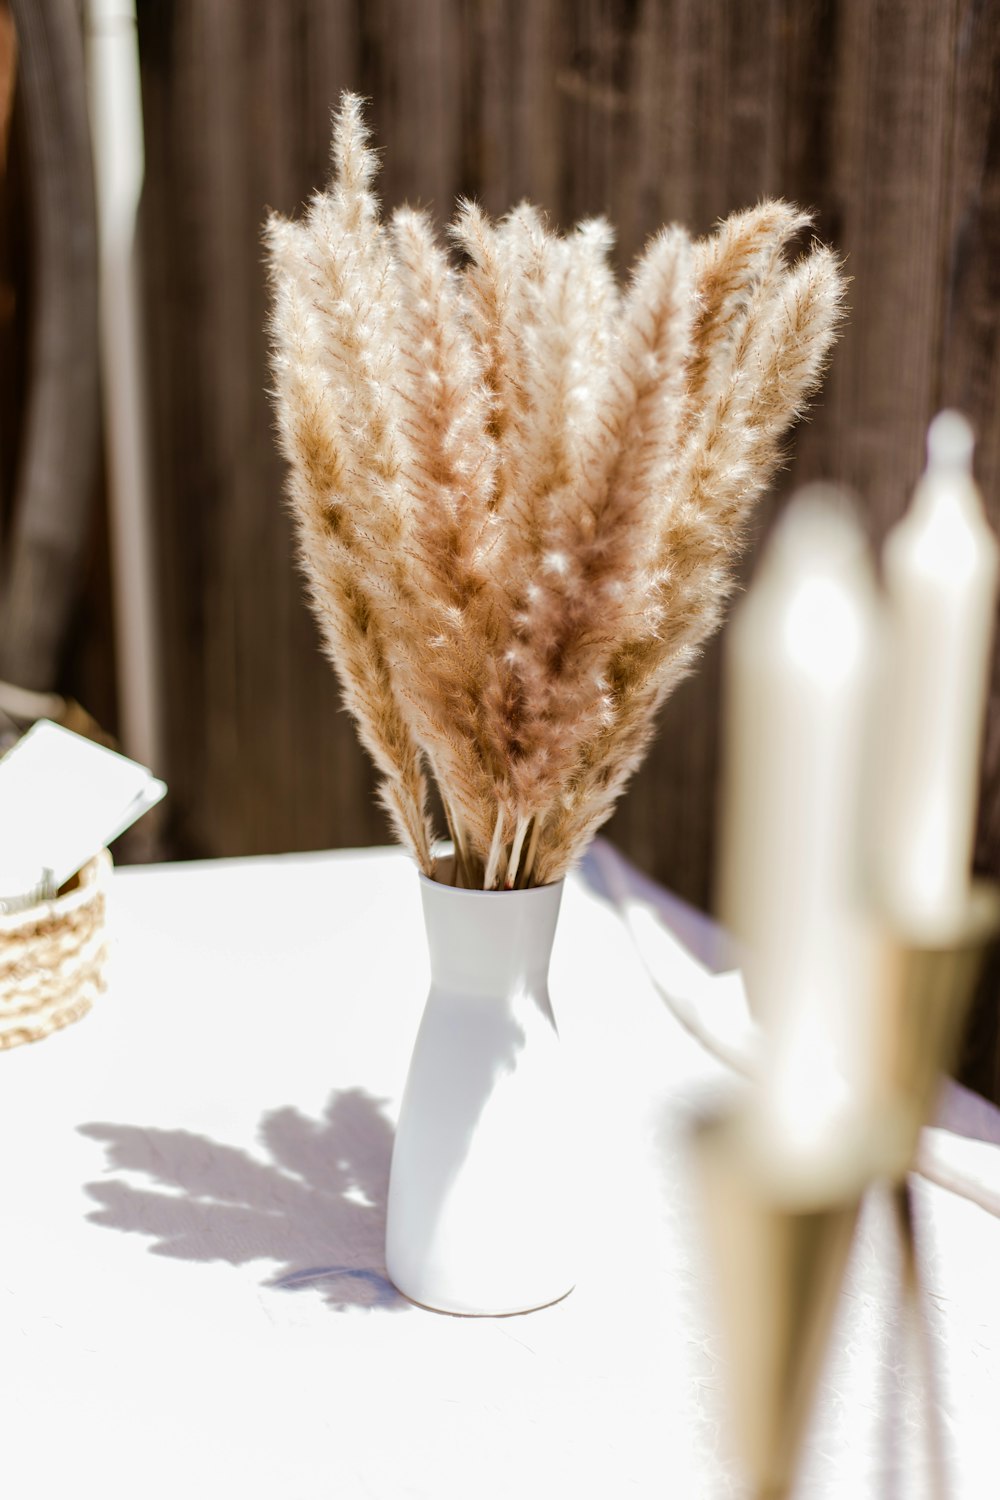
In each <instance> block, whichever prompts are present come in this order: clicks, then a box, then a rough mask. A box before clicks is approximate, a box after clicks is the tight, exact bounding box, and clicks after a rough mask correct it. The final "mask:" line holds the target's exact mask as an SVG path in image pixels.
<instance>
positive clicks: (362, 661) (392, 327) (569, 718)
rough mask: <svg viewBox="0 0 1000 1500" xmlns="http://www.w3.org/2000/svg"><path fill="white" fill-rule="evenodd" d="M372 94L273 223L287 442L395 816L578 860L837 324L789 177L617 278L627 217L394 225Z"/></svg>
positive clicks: (419, 838) (490, 845) (364, 725)
mask: <svg viewBox="0 0 1000 1500" xmlns="http://www.w3.org/2000/svg"><path fill="white" fill-rule="evenodd" d="M376 169H377V159H376V156H375V153H374V152H373V151H372V150H371V147H370V146H369V143H368V135H367V130H366V126H365V122H364V117H363V111H362V107H361V104H360V101H359V100H357V99H356V98H355V97H354V96H353V95H345V96H344V97H343V99H342V101H341V105H340V108H339V110H338V111H337V112H336V114H335V116H334V130H333V176H332V180H331V183H330V186H329V188H328V189H327V190H326V191H325V192H321V193H318V194H316V195H315V196H314V198H313V199H312V201H311V202H310V204H309V206H308V207H307V209H306V212H305V214H304V215H303V216H302V218H301V219H300V220H299V221H298V222H297V223H290V222H287V221H285V220H283V219H281V218H280V217H278V216H273V217H272V219H271V220H270V222H269V224H268V228H267V236H266V240H267V250H268V258H269V262H270V271H271V282H272V318H271V329H272V339H273V358H272V367H273V376H274V399H275V408H276V412H277V420H278V434H279V440H280V442H281V446H282V449H283V452H284V453H285V456H286V458H287V460H288V463H289V477H288V496H289V500H290V503H291V507H292V511H293V513H294V515H295V518H296V524H297V528H298V537H299V549H300V555H301V559H302V566H303V570H304V572H305V575H306V582H307V587H308V590H309V594H310V598H311V601H312V604H313V608H314V610H315V612H316V615H317V618H318V620H319V623H320V628H321V632H322V635H323V639H324V644H325V647H326V650H327V652H328V654H329V655H330V657H331V660H332V661H333V663H334V666H335V668H336V670H337V673H338V676H339V679H340V682H341V687H342V691H343V695H344V701H345V703H346V705H347V707H348V709H349V710H350V712H351V713H352V714H353V716H354V718H355V722H356V723H357V725H358V730H359V733H360V736H361V738H362V741H363V743H364V744H365V746H366V748H367V749H368V750H369V752H370V754H371V755H372V757H373V759H374V760H375V762H376V765H377V767H378V769H379V771H380V774H381V776H382V787H381V793H380V795H381V798H382V801H383V803H384V805H385V806H386V808H387V810H388V812H389V815H390V818H391V820H392V823H393V827H394V829H395V831H396V834H397V836H398V837H399V838H400V839H401V840H402V841H403V842H404V843H405V844H407V846H408V847H409V848H410V849H411V850H412V852H413V854H414V856H415V858H416V859H417V862H418V863H419V865H420V867H421V869H423V870H424V871H425V872H427V873H429V872H430V871H431V869H432V831H431V829H430V827H429V823H428V818H427V812H426V802H427V781H426V775H427V772H428V771H429V772H430V774H431V775H432V776H433V778H434V781H435V782H436V783H437V786H438V789H439V791H440V794H441V801H442V804H443V806H444V810H445V816H446V818H447V821H448V825H449V831H450V833H451V836H452V838H453V841H454V845H455V856H456V857H455V861H454V868H455V876H454V878H455V879H456V881H457V882H458V883H460V884H463V885H469V886H479V887H483V888H486V889H494V888H504V889H515V888H523V887H524V886H527V885H534V884H541V883H545V882H548V881H552V880H557V879H559V878H560V877H561V875H563V874H564V873H565V871H566V870H567V869H568V868H569V866H570V865H571V864H572V863H573V861H574V859H575V858H577V856H578V855H579V854H580V853H581V851H582V849H583V848H584V847H585V845H586V843H587V841H588V840H589V838H590V837H591V836H592V834H593V833H594V831H595V830H596V829H597V828H598V827H599V826H600V824H601V823H602V822H603V821H604V820H605V819H606V818H607V817H608V815H609V814H610V812H611V809H612V807H613V805H614V803H615V800H616V799H617V797H618V796H619V795H620V793H621V791H622V790H623V788H624V786H625V785H626V783H627V782H628V780H629V778H630V776H631V775H632V773H633V772H634V770H635V769H636V767H637V766H638V764H639V762H640V760H641V758H642V756H643V754H644V753H645V750H646V748H647V747H648V744H649V741H650V739H651V737H652V734H653V732H654V728H655V721H656V715H657V713H658V711H659V709H660V707H661V705H662V703H663V701H664V700H665V698H666V697H667V695H668V694H669V693H670V691H671V690H672V688H673V687H674V686H675V685H676V683H677V682H679V681H680V679H681V678H682V677H683V676H684V675H685V674H686V673H687V672H689V671H690V670H691V668H692V667H693V665H694V663H695V661H696V659H697V655H698V651H699V649H700V647H701V646H702V644H703V642H704V640H705V639H706V637H707V636H708V635H709V634H710V632H711V631H712V630H713V629H715V627H716V626H717V624H718V623H719V621H720V619H721V616H722V611H723V608H724V605H725V601H726V598H727V595H728V591H729V588H730V580H731V573H732V565H733V560H734V557H735V555H736V553H737V552H738V549H739V546H740V543H741V539H742V533H743V528H744V525H745V522H746V519H747V517H748V515H749V513H750V511H751V509H752V507H753V504H754V502H755V501H756V499H757V498H758V496H759V495H760V493H761V491H762V489H763V488H764V486H765V485H766V484H767V482H768V481H769V479H770V478H771V476H772V474H773V472H774V469H775V467H776V465H777V464H778V463H779V461H780V458H781V440H782V438H783V436H784V434H785V432H786V431H787V429H788V427H789V426H790V424H791V423H792V422H794V421H795V419H796V418H797V417H798V416H800V415H801V414H802V412H803V411H804V409H805V406H806V404H807V402H808V399H809V397H810V395H811V394H812V392H813V391H814V390H815V388H816V386H817V384H818V383H819V380H820V378H821V376H822V373H823V369H824V367H825V362H826V360H827V358H828V356H829V352H830V348H831V345H832V342H833V339H834V337H835V335H836V330H837V325H838V323H839V320H840V318H841V316H842V302H843V281H842V277H841V273H840V267H839V265H838V262H837V259H836V257H835V256H834V255H833V253H832V252H831V251H830V250H828V249H826V248H824V247H822V246H818V245H815V246H813V248H812V249H811V250H810V251H808V252H807V253H806V254H805V255H803V256H802V257H801V258H800V259H799V260H797V261H796V262H795V263H794V264H791V265H789V264H788V262H787V259H786V257H787V251H788V246H789V244H790V243H791V242H792V241H793V240H794V239H795V238H796V237H797V236H799V235H800V234H801V232H802V231H803V230H804V229H805V228H806V227H807V226H808V224H809V223H810V217H809V215H808V214H805V213H803V212H802V211H801V210H799V209H797V208H795V207H793V206H792V205H789V204H786V203H782V202H779V201H769V202H765V203H761V204H759V205H758V206H757V207H756V208H753V209H750V210H748V211H746V212H744V213H739V214H734V215H733V216H732V217H731V218H729V219H727V220H725V221H724V222H723V223H722V224H721V225H720V226H719V228H718V230H717V231H716V232H715V233H714V234H713V235H710V236H708V237H707V238H706V239H703V240H699V241H697V242H692V241H691V240H690V239H689V237H688V235H687V234H686V233H685V231H684V230H683V229H680V228H677V227H673V228H668V229H664V230H661V231H660V232H659V233H658V234H657V235H655V236H654V237H653V238H652V239H651V240H650V242H649V244H648V245H647V247H646V250H645V251H644V253H643V255H642V256H641V257H640V259H639V261H638V262H637V264H636V267H635V269H634V271H633V273H632V276H631V279H630V281H629V283H628V285H627V286H626V287H625V288H624V290H620V289H619V287H618V285H617V283H616V280H615V277H614V274H613V272H612V270H611V266H610V260H609V256H610V250H611V246H612V239H613V235H612V231H611V228H610V226H609V225H608V224H607V223H605V221H603V220H601V219H595V220H588V221H586V222H584V223H582V224H580V225H578V226H577V227H576V229H574V230H572V231H571V232H570V233H568V234H566V235H560V234H556V233H554V232H553V231H552V230H551V229H550V228H549V227H548V225H547V224H546V221H545V219H544V217H543V216H542V214H541V213H540V212H539V211H538V210H537V209H536V208H533V207H532V206H531V205H529V204H521V205H519V206H518V207H517V208H515V209H513V210H512V211H511V212H510V213H509V214H507V216H506V217H505V218H504V219H502V220H501V221H500V222H499V223H496V224H494V223H492V222H491V221H490V220H489V219H488V218H487V217H486V215H485V214H484V213H483V212H482V210H481V209H479V208H478V207H477V206H476V205H475V204H473V203H469V202H463V203H460V204H459V206H458V209H457V212H456V216H455V219H454V221H453V223H452V225H451V226H450V230H449V235H450V239H451V242H452V244H453V246H454V247H455V248H456V249H457V250H458V252H459V256H460V260H459V261H458V262H456V263H453V262H452V261H451V260H450V259H449V257H448V255H447V253H446V251H445V250H444V249H443V248H442V246H441V245H440V244H439V242H438V241H437V239H436V237H435V235H434V232H433V229H432V226H431V224H430V221H429V220H428V218H427V217H426V215H424V214H422V213H419V212H416V211H414V210H411V209H399V210H397V211H396V212H395V213H394V214H393V215H392V216H391V217H390V219H389V221H388V222H387V223H385V222H383V221H382V219H381V217H380V213H379V207H378V201H377V199H376V197H375V194H374V191H373V187H374V182H375V176H376Z"/></svg>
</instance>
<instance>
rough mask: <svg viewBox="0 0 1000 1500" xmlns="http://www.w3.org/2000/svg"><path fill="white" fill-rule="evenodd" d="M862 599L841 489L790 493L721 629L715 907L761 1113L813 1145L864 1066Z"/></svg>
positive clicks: (872, 607)
mask: <svg viewBox="0 0 1000 1500" xmlns="http://www.w3.org/2000/svg"><path fill="white" fill-rule="evenodd" d="M877 641H878V600H877V595H876V590H875V582H874V576H873V572H872V568H871V563H870V559H869V555H868V549H867V546H866V544H865V539H864V536H863V534H862V532H861V530H860V527H859V525H858V523H857V521H856V519H855V518H854V516H853V514H852V512H851V510H850V508H849V506H848V505H847V504H846V503H845V501H844V498H843V496H842V495H841V494H840V493H839V492H838V491H836V490H832V489H830V488H829V487H821V486H814V487H812V488H811V489H810V490H807V491H805V492H803V494H802V495H801V496H800V497H798V498H797V499H796V500H795V501H793V503H792V505H791V506H790V507H789V509H788V511H787V513H786V514H785V516H784V517H783V518H782V521H781V523H780V525H779V527H778V529H777V531H776V534H775V537H774V540H773V542H772V544H771V546H770V547H769V549H768V552H767V554H766V556H765V558H764V562H763V566H762V567H761V569H760V571H759V574H758V577H757V579H756V581H755V583H754V585H753V588H752V589H751V591H750V593H749V595H748V597H747V599H746V601H745V602H744V603H743V605H742V606H741V608H740V609H739V610H738V612H737V615H736V618H735V619H734V621H733V625H732V627H731V630H730V633H729V642H728V652H727V662H726V725H727V734H726V755H725V771H724V781H723V828H724V836H723V846H722V860H721V888H720V903H719V904H720V910H721V914H722V916H723V918H724V920H726V921H727V922H728V923H729V924H730V925H731V926H732V928H733V929H734V930H735V932H736V933H737V934H738V935H739V936H740V937H741V938H743V939H744V940H745V942H746V944H747V956H746V964H745V973H746V979H747V988H748V992H749V996H750V1003H751V1007H752V1008H753V1010H754V1012H755V1014H756V1015H757V1018H758V1020H759V1021H760V1024H761V1028H762V1032H763V1041H764V1057H763V1059H762V1063H763V1072H764V1093H763V1098H764V1102H765V1108H766V1111H767V1112H768V1114H769V1117H770V1119H771V1121H772V1123H773V1124H775V1125H776V1126H777V1127H778V1131H779V1134H784V1136H785V1137H787V1143H788V1146H789V1148H790V1150H792V1151H794V1152H795V1153H796V1154H800V1155H801V1154H808V1153H810V1152H819V1153H821V1154H822V1153H823V1152H824V1151H825V1150H826V1148H827V1147H828V1146H829V1145H830V1142H831V1139H832V1138H833V1137H834V1136H835V1135H836V1132H837V1131H838V1129H839V1128H840V1123H841V1122H842V1121H843V1120H844V1119H845V1118H846V1117H847V1116H848V1115H849V1113H850V1112H851V1110H852V1109H853V1108H854V1106H855V1105H857V1104H858V1102H859V1101H865V1102H867V1099H868V1097H869V1094H870V1091H871V1088H872V1085H873V1072H874V1040H873V1034H874V1026H875V1024H876V1018H875V1014H874V1007H873V1005H872V964H871V955H870V953H869V950H868V942H869V936H870V935H869V932H868V929H867V927H866V923H865V921H864V919H863V916H862V912H861V895H860V878H859V832H860V830H859V817H860V798H861V785H862V767H863V761H864V752H865V746H866V725H867V716H868V712H869V708H870V694H871V685H872V681H873V667H874V656H875V652H876V649H877Z"/></svg>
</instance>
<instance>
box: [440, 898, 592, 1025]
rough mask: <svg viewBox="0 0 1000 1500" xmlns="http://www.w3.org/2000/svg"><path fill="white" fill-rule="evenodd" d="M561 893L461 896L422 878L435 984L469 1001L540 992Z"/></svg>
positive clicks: (545, 976)
mask: <svg viewBox="0 0 1000 1500" xmlns="http://www.w3.org/2000/svg"><path fill="white" fill-rule="evenodd" d="M562 889H563V883H562V881H559V882H558V883H557V884H555V885H545V886H538V887H535V888H534V889H532V890H527V891H463V890H457V889H456V888H455V887H454V886H446V885H439V884H437V883H436V882H435V881H433V880H428V879H426V878H422V879H421V882H420V890H421V897H422V900H423V907H424V924H425V927H426V931H427V945H428V949H429V952H430V962H431V977H432V980H433V982H434V984H435V985H438V986H440V987H442V988H445V989H449V990H459V991H462V992H464V993H465V994H468V995H470V996H473V995H480V996H491V995H492V996H498V997H499V996H508V995H514V994H517V993H528V994H531V993H539V992H544V990H545V987H546V981H547V977H548V969H549V957H550V955H551V952H552V940H553V937H554V936H555V930H556V920H557V918H558V915H559V903H560V901H561V899H562Z"/></svg>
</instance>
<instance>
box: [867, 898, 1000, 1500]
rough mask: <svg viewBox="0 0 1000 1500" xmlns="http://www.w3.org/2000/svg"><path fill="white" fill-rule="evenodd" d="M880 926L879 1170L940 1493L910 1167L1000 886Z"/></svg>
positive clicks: (981, 958)
mask: <svg viewBox="0 0 1000 1500" xmlns="http://www.w3.org/2000/svg"><path fill="white" fill-rule="evenodd" d="M885 928H886V938H885V950H884V951H885V972H884V979H883V985H882V992H883V994H884V995H885V996H886V999H887V1001H888V1004H887V1010H886V1033H885V1053H884V1075H883V1080H882V1082H883V1091H884V1098H885V1101H886V1106H885V1111H886V1119H887V1122H888V1124H887V1128H886V1130H885V1132H884V1140H883V1153H884V1176H885V1177H886V1178H887V1180H888V1184H889V1191H890V1197H891V1203H892V1209H893V1216H894V1219H895V1224H896V1231H897V1234H898V1236H899V1243H900V1255H901V1275H900V1294H901V1302H902V1312H903V1314H904V1317H905V1316H908V1318H909V1320H910V1321H911V1322H912V1324H913V1328H914V1333H915V1343H916V1350H917V1353H918V1357H919V1360H920V1364H921V1366H922V1369H921V1376H922V1380H923V1389H924V1412H925V1422H924V1428H925V1434H926V1441H927V1457H928V1464H929V1469H930V1493H931V1494H932V1495H933V1496H935V1497H936V1500H944V1496H945V1494H946V1492H947V1480H946V1471H945V1457H944V1433H943V1430H942V1424H941V1408H940V1402H939V1400H938V1395H937V1371H936V1366H935V1361H934V1357H933V1340H932V1338H931V1334H930V1327H929V1324H928V1320H927V1313H926V1304H925V1298H924V1291H923V1284H922V1280H921V1276H920V1256H919V1245H918V1243H917V1234H916V1222H915V1214H914V1204H913V1195H912V1191H911V1182H910V1177H909V1172H910V1169H911V1167H912V1166H913V1163H914V1160H915V1157H916V1154H917V1147H918V1144H919V1140H920V1131H921V1129H922V1128H923V1126H924V1125H925V1124H926V1123H927V1121H928V1120H929V1119H930V1118H931V1116H932V1114H933V1111H934V1106H935V1103H936V1100H937V1095H938V1090H939V1088H940V1083H941V1079H942V1078H943V1077H944V1076H946V1075H947V1074H949V1073H951V1072H952V1070H953V1069H954V1067H955V1065H956V1063H957V1061H958V1055H959V1048H960V1046H961V1041H962V1036H963V1033H964V1030H965V1025H966V1021H967V1019H968V1014H969V1007H970V1005H971V1003H972V998H973V995H974V994H975V990H976V985H977V984H978V982H979V977H980V974H981V973H982V969H983V965H984V963H985V961H986V957H987V954H988V953H989V951H990V948H991V947H992V945H993V943H994V942H995V941H996V939H997V936H998V934H1000V886H998V885H997V884H995V883H994V882H992V881H986V880H977V881H974V882H973V884H972V886H971V888H970V892H969V899H968V901H967V903H966V905H965V908H964V910H963V911H962V912H961V913H960V914H959V916H958V917H957V918H956V919H955V921H953V922H952V923H950V924H948V925H947V926H943V927H941V928H939V929H936V930H935V929H924V930H919V929H917V928H914V927H907V926H906V925H904V924H902V923H900V922H898V921H894V920H893V919H892V917H891V916H890V917H889V918H888V919H887V920H886V923H885Z"/></svg>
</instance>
